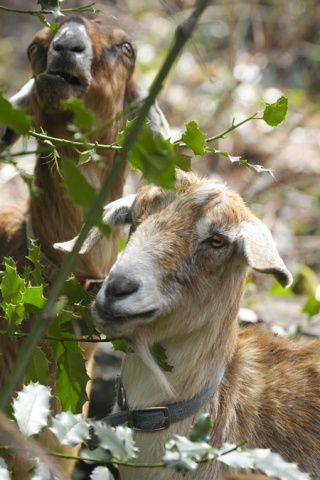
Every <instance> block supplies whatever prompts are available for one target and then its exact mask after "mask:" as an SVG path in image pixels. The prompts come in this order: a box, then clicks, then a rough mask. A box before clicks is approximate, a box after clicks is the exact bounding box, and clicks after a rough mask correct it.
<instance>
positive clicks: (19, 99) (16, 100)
mask: <svg viewBox="0 0 320 480" xmlns="http://www.w3.org/2000/svg"><path fill="white" fill-rule="evenodd" d="M33 83H34V79H31V80H29V82H28V83H26V84H25V85H24V86H23V87H22V88H21V89H20V90H19V92H18V93H16V94H15V95H13V97H11V98H10V100H9V102H10V103H11V105H12V106H13V107H16V108H26V109H28V108H29V104H30V93H31V90H32V87H33ZM19 137H20V133H17V132H15V131H14V130H13V129H12V128H11V127H8V126H7V125H4V124H2V123H1V124H0V153H1V152H3V150H5V149H6V148H8V147H10V146H11V145H13V144H14V143H15V142H16V141H17V140H18V138H19Z"/></svg>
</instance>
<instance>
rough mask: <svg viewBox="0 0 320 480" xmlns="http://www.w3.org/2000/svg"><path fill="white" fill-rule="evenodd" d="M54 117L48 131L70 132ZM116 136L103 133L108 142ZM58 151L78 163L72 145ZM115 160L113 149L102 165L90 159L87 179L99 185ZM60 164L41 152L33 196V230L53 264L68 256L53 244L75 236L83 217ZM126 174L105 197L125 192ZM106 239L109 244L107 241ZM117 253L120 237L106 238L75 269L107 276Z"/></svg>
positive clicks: (60, 134) (93, 275)
mask: <svg viewBox="0 0 320 480" xmlns="http://www.w3.org/2000/svg"><path fill="white" fill-rule="evenodd" d="M61 120H62V118H61ZM64 120H65V118H64ZM51 121H52V123H51V127H50V123H47V127H48V129H47V132H48V135H52V136H57V137H62V138H66V137H68V136H69V133H68V130H67V129H66V128H65V126H64V125H63V123H62V121H61V122H60V123H59V118H55V117H54V116H52V119H51ZM47 122H48V120H47ZM109 137H110V138H109ZM113 139H114V132H113V133H112V132H111V133H110V135H109V134H108V135H107V134H104V137H103V141H106V143H107V142H109V143H111V142H112V141H113ZM99 140H101V139H99ZM106 152H107V153H106ZM59 155H60V157H61V158H62V159H63V157H68V158H70V159H72V160H73V161H74V162H75V163H76V164H77V163H78V156H77V154H76V152H75V150H74V149H73V148H72V147H62V148H60V149H59ZM113 160H114V152H112V151H105V152H104V162H103V168H101V167H99V166H98V165H96V164H94V163H93V162H89V163H88V164H85V165H84V166H83V167H81V170H82V171H83V173H84V174H85V176H86V177H87V179H88V181H89V182H90V183H91V184H93V185H94V186H95V187H97V188H99V187H100V185H101V183H102V181H103V179H104V177H105V175H106V174H107V173H108V171H109V169H110V168H111V166H112V163H113ZM62 161H63V160H62ZM60 168H61V165H59V166H58V165H57V164H56V163H55V161H54V159H53V158H52V157H50V156H47V157H45V156H44V155H42V156H40V157H39V158H38V160H37V163H36V167H35V187H36V189H37V192H36V194H35V195H32V196H31V198H30V222H31V226H32V229H31V231H33V234H34V236H35V238H37V239H38V240H39V244H40V245H41V249H42V252H43V254H44V256H45V257H47V259H48V260H50V261H51V262H52V263H53V264H56V265H57V267H58V268H59V265H61V263H62V262H63V260H64V258H65V256H64V254H63V253H62V252H58V251H56V250H55V249H54V248H53V244H54V243H56V242H61V241H67V240H70V239H72V238H74V237H75V236H76V235H77V234H78V233H79V231H80V229H81V226H82V225H83V221H84V212H83V210H82V209H81V208H79V207H78V206H75V205H74V204H73V202H72V201H71V200H70V198H69V197H68V196H67V195H66V191H65V188H64V186H63V183H62V177H61V171H60ZM123 177H124V175H122V176H121V178H120V179H119V181H118V182H117V185H116V186H115V188H114V189H113V191H112V193H111V195H110V197H109V198H108V199H106V201H107V200H108V201H112V200H115V199H117V198H119V197H120V196H121V195H122V190H123V181H124V178H123ZM116 236H117V235H116ZM107 243H108V245H106V244H107ZM110 243H111V245H110ZM116 255H117V238H114V237H113V238H111V239H109V240H107V239H104V240H103V241H102V242H100V244H99V245H97V246H96V247H95V248H94V249H93V250H92V252H90V253H88V254H86V255H82V256H79V258H78V260H77V263H76V265H75V267H74V270H73V271H74V273H75V274H76V275H79V276H84V277H91V278H104V277H105V276H106V274H107V273H108V271H109V269H110V267H111V266H112V264H113V263H114V261H115V259H116ZM49 280H51V279H49Z"/></svg>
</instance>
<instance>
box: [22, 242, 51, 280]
mask: <svg viewBox="0 0 320 480" xmlns="http://www.w3.org/2000/svg"><path fill="white" fill-rule="evenodd" d="M29 242H30V245H29V252H28V255H27V258H28V259H29V260H30V261H31V262H32V263H33V269H32V272H31V275H30V278H31V282H32V285H46V283H45V280H44V278H43V276H42V272H43V265H42V263H41V252H40V247H39V245H37V242H36V241H35V240H33V239H29ZM24 278H27V277H26V276H25V275H24Z"/></svg>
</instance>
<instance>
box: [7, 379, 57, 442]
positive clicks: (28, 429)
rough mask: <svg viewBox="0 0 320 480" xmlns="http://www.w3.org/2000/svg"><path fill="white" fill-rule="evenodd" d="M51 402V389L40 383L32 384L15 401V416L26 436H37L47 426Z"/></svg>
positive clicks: (24, 388) (25, 387)
mask: <svg viewBox="0 0 320 480" xmlns="http://www.w3.org/2000/svg"><path fill="white" fill-rule="evenodd" d="M50 400H51V394H50V389H49V387H45V386H43V385H40V383H30V384H29V385H26V386H24V387H23V389H22V390H21V392H19V393H18V396H17V398H16V399H14V400H13V415H14V417H15V419H16V421H17V423H18V425H19V428H20V430H21V432H22V433H23V434H24V435H26V436H27V437H29V436H31V435H36V434H38V433H39V432H40V431H41V430H42V429H43V428H44V427H45V426H46V425H47V418H48V415H49V413H50V407H49V403H50Z"/></svg>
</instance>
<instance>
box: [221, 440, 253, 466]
mask: <svg viewBox="0 0 320 480" xmlns="http://www.w3.org/2000/svg"><path fill="white" fill-rule="evenodd" d="M217 453H218V457H217V460H218V461H219V462H222V463H225V464H226V465H229V466H230V467H233V468H247V469H251V468H254V466H255V463H254V461H253V459H252V455H251V452H250V451H245V450H244V451H242V450H240V449H239V448H237V446H236V445H234V444H229V443H225V444H223V445H222V447H220V448H219V449H217Z"/></svg>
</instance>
